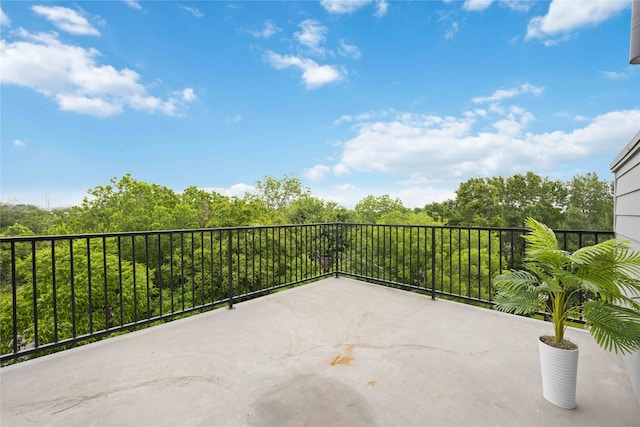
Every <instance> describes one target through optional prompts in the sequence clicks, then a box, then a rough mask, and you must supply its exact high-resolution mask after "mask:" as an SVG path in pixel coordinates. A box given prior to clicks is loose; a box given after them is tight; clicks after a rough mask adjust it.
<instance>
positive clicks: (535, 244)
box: [524, 217, 558, 250]
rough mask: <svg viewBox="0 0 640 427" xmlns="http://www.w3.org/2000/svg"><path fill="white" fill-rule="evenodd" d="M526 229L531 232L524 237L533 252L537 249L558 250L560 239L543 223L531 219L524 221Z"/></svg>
mask: <svg viewBox="0 0 640 427" xmlns="http://www.w3.org/2000/svg"><path fill="white" fill-rule="evenodd" d="M524 225H525V227H527V228H529V229H531V231H530V232H529V233H527V234H525V235H524V238H525V240H526V241H527V242H528V243H529V245H530V249H531V250H536V249H552V250H553V249H558V239H556V235H555V233H554V232H553V230H552V229H550V228H549V227H547V226H546V225H544V224H543V223H541V222H539V221H536V220H535V219H533V218H531V217H529V218H527V219H526V220H525V221H524Z"/></svg>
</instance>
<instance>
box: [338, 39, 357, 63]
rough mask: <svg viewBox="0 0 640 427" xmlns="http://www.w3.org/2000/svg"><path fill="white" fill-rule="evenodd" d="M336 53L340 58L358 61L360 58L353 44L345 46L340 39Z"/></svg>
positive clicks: (345, 43)
mask: <svg viewBox="0 0 640 427" xmlns="http://www.w3.org/2000/svg"><path fill="white" fill-rule="evenodd" d="M338 53H339V54H340V55H342V56H349V57H351V58H353V59H360V58H361V57H362V53H361V52H360V49H359V48H358V46H356V45H354V44H347V42H345V41H344V40H343V39H340V47H339V48H338Z"/></svg>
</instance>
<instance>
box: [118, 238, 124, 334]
mask: <svg viewBox="0 0 640 427" xmlns="http://www.w3.org/2000/svg"><path fill="white" fill-rule="evenodd" d="M118 291H119V292H118V293H119V295H118V301H119V303H120V326H122V325H124V304H123V301H122V241H121V239H120V236H118Z"/></svg>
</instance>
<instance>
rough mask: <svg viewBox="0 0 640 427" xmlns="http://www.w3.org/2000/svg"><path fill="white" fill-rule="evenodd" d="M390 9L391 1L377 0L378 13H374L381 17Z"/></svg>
mask: <svg viewBox="0 0 640 427" xmlns="http://www.w3.org/2000/svg"><path fill="white" fill-rule="evenodd" d="M388 9H389V3H387V1H386V0H378V1H377V2H376V13H374V15H375V16H377V17H378V18H381V17H383V16H384V15H386V14H387V10H388Z"/></svg>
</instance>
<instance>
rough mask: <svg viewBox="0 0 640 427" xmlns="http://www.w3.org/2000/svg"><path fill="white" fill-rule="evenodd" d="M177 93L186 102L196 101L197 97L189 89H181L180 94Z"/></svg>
mask: <svg viewBox="0 0 640 427" xmlns="http://www.w3.org/2000/svg"><path fill="white" fill-rule="evenodd" d="M179 93H180V96H182V99H183V100H184V101H186V102H193V101H195V100H196V99H198V97H197V96H196V93H195V92H194V91H193V89H192V88H190V87H188V88H186V89H183V90H182V92H179Z"/></svg>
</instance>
